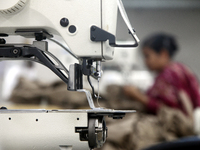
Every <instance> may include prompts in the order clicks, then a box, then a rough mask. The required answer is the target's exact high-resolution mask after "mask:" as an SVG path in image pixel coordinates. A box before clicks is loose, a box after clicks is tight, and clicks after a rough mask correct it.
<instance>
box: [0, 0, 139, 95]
mask: <svg viewBox="0 0 200 150" xmlns="http://www.w3.org/2000/svg"><path fill="white" fill-rule="evenodd" d="M118 7H119V10H120V13H121V14H122V17H123V19H124V21H125V23H126V24H127V27H128V29H129V33H130V34H131V35H132V36H133V39H134V41H135V43H134V44H132V45H118V44H116V40H115V34H116V26H117V11H118ZM0 22H1V23H0V37H3V36H9V35H16V36H19V35H20V36H24V37H26V38H35V40H36V41H34V42H33V44H31V45H26V44H20V46H21V47H20V46H19V45H17V44H7V43H6V41H5V40H4V39H1V43H0V46H1V49H2V50H3V49H4V50H5V49H7V50H8V49H9V51H10V52H11V54H9V55H8V54H4V52H3V51H1V54H0V57H1V58H0V59H2V58H3V59H5V58H8V59H26V60H27V59H28V60H32V61H36V62H39V63H41V64H43V65H45V66H47V67H48V68H50V69H51V70H52V71H53V72H54V73H56V74H57V75H58V76H59V77H60V78H61V79H62V80H63V81H64V82H66V83H67V84H68V90H72V91H77V90H79V89H82V88H83V85H82V75H86V76H88V81H89V82H90V79H89V76H93V77H94V78H96V79H99V78H100V77H101V67H100V66H101V61H105V60H110V59H112V58H113V55H114V48H115V47H136V46H137V45H138V42H139V39H138V38H137V36H136V34H135V31H134V29H133V28H132V27H131V25H130V23H129V20H128V17H127V15H126V12H125V10H124V7H123V5H122V2H121V0H81V1H80V0H73V1H72V0H42V1H41V0H6V1H0ZM53 35H59V36H61V37H62V38H63V40H64V42H65V43H66V44H67V46H68V47H69V49H68V48H65V47H64V46H63V45H62V44H61V43H59V42H58V41H56V40H55V39H53ZM46 39H48V40H52V41H54V42H56V43H57V44H59V45H60V46H62V47H63V48H65V49H66V50H67V51H68V52H69V53H70V54H72V56H74V57H75V58H77V59H78V60H79V64H74V65H72V66H70V67H69V68H70V69H69V71H68V70H67V69H66V67H65V66H64V65H63V64H62V63H61V62H60V61H59V59H57V58H56V57H55V56H53V54H51V53H50V52H48V51H47V50H48V48H47V42H46ZM34 48H35V50H33V49H34ZM27 49H29V50H27ZM30 49H32V50H30ZM36 53H37V54H36ZM33 56H34V57H33ZM49 57H51V58H53V59H54V60H55V61H56V62H57V64H55V63H53V62H52V61H51V59H49ZM93 62H96V66H95V67H93V66H92V65H93ZM63 71H64V72H65V73H63ZM67 76H68V77H67ZM90 84H91V83H90ZM91 87H92V85H91ZM93 91H94V90H93Z"/></svg>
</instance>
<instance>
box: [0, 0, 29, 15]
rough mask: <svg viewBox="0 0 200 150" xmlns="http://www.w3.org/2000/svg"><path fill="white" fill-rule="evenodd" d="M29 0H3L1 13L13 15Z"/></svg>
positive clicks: (0, 4) (0, 2)
mask: <svg viewBox="0 0 200 150" xmlns="http://www.w3.org/2000/svg"><path fill="white" fill-rule="evenodd" d="M26 2H27V0H1V1H0V14H3V15H13V14H16V13H18V12H19V11H21V10H22V9H23V8H24V6H25V5H26Z"/></svg>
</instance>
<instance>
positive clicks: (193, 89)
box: [147, 63, 200, 114]
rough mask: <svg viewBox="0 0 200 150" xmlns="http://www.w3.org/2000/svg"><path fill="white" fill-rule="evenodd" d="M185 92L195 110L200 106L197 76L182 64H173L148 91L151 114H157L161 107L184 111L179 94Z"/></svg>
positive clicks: (148, 106)
mask: <svg viewBox="0 0 200 150" xmlns="http://www.w3.org/2000/svg"><path fill="white" fill-rule="evenodd" d="M180 91H184V92H185V93H186V94H187V95H188V96H189V98H190V101H191V103H192V106H193V109H194V108H196V107H198V106H200V92H199V83H198V80H197V78H196V77H195V75H194V74H193V73H192V72H191V71H190V70H189V69H188V68H187V67H186V66H184V65H182V64H180V63H171V64H170V65H168V66H167V67H166V68H165V69H164V70H163V71H162V72H161V73H160V74H159V75H158V76H157V77H156V79H155V83H154V84H153V86H152V87H151V88H150V89H149V90H148V91H147V95H148V97H149V102H148V105H147V108H148V110H149V112H151V113H154V114H156V113H157V111H158V109H159V107H160V105H161V104H164V105H166V106H168V107H172V108H176V109H180V110H182V111H183V112H184V113H186V112H185V110H184V107H183V106H182V103H181V101H180V98H179V95H178V93H179V92H180Z"/></svg>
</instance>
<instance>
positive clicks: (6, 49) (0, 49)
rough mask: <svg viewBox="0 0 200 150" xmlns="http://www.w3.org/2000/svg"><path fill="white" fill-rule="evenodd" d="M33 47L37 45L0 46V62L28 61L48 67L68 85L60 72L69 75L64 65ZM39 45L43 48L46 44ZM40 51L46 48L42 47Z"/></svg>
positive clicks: (52, 56) (45, 52) (48, 53)
mask: <svg viewBox="0 0 200 150" xmlns="http://www.w3.org/2000/svg"><path fill="white" fill-rule="evenodd" d="M35 45H37V44H36V43H34V44H33V45H26V44H20V45H17V44H0V60H30V61H35V62H38V63H40V64H42V65H44V66H46V67H48V68H49V69H50V70H52V71H53V72H54V73H55V74H56V75H57V76H59V77H60V78H61V79H62V80H63V81H64V82H65V83H67V84H68V78H67V77H66V76H65V75H64V74H63V73H62V71H61V70H64V71H65V73H66V74H67V75H68V74H69V72H68V70H67V69H66V68H65V67H64V65H63V64H62V63H61V62H60V61H59V60H58V59H57V58H56V57H55V56H54V55H53V54H51V53H50V52H48V51H45V50H41V49H39V48H37V47H34V46H35ZM39 45H40V46H41V47H43V46H45V45H47V43H43V44H42V43H39ZM42 49H46V48H45V47H44V48H42ZM48 55H49V56H51V58H52V59H53V60H55V61H56V62H57V63H58V66H57V65H55V64H54V63H53V62H52V60H51V59H50V58H49V57H48Z"/></svg>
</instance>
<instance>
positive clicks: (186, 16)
mask: <svg viewBox="0 0 200 150" xmlns="http://www.w3.org/2000/svg"><path fill="white" fill-rule="evenodd" d="M126 11H127V14H128V16H129V19H130V21H131V23H132V25H133V27H134V28H135V29H136V32H137V35H138V36H139V38H140V40H141V41H142V40H143V39H144V38H145V37H146V36H147V35H149V34H151V33H155V32H160V31H164V32H167V33H170V34H173V35H175V37H176V38H177V40H178V43H179V46H180V51H179V53H178V54H177V56H176V58H175V59H176V60H177V61H180V62H183V63H184V64H186V65H188V66H189V67H190V68H191V69H192V70H193V71H194V72H195V73H196V74H197V76H198V78H199V79H200V9H199V10H198V9H195V10H192V9H188V10H184V9H177V10H175V9H164V10H162V9H134V10H133V9H127V10H126ZM126 33H127V28H126V26H125V24H124V23H123V20H122V18H121V16H120V17H119V20H118V31H117V37H118V39H119V40H120V41H121V40H124V39H126V40H130V39H131V38H130V37H129V35H128V34H126Z"/></svg>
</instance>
